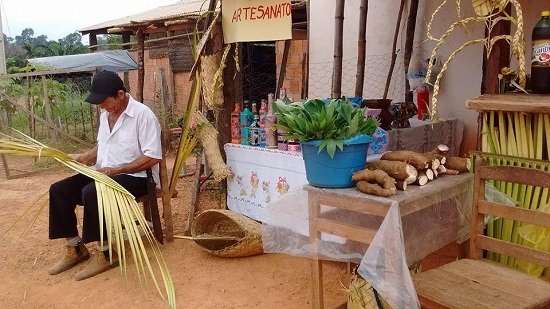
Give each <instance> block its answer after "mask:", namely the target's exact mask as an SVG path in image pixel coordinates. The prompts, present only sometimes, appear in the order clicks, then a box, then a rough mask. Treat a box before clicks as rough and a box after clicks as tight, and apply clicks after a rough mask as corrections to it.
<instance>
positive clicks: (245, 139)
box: [240, 100, 254, 145]
mask: <svg viewBox="0 0 550 309" xmlns="http://www.w3.org/2000/svg"><path fill="white" fill-rule="evenodd" d="M248 105H249V103H248V100H245V101H244V105H243V111H242V112H241V117H240V118H241V144H242V145H250V142H249V138H250V134H249V132H250V131H249V127H250V124H251V123H252V121H251V118H252V117H254V115H253V114H252V112H251V111H250V109H248V108H249V106H248Z"/></svg>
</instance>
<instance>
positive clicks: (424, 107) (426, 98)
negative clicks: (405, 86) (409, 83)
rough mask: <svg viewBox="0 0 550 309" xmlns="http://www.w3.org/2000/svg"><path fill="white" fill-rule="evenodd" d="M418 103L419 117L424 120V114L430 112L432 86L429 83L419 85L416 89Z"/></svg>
mask: <svg viewBox="0 0 550 309" xmlns="http://www.w3.org/2000/svg"><path fill="white" fill-rule="evenodd" d="M416 105H417V109H418V113H417V115H418V119H420V120H424V119H425V117H424V114H425V113H427V112H428V106H430V88H428V86H427V85H422V86H420V87H418V90H417V91H416Z"/></svg>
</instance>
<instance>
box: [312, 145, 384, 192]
mask: <svg viewBox="0 0 550 309" xmlns="http://www.w3.org/2000/svg"><path fill="white" fill-rule="evenodd" d="M373 140H374V138H372V137H371V136H367V135H362V136H360V137H359V138H357V137H354V138H351V139H348V140H346V141H345V145H344V150H343V151H342V150H340V149H338V148H337V149H336V153H335V154H334V158H331V157H330V155H329V154H328V152H327V151H326V149H323V150H322V151H321V152H319V148H318V147H317V145H318V144H319V143H320V141H319V140H313V141H307V142H301V144H302V156H303V158H304V164H305V168H306V178H307V181H308V182H309V183H310V184H311V185H313V186H316V187H322V188H349V187H353V186H354V185H355V183H354V182H353V181H352V180H351V175H352V174H353V173H355V172H357V171H360V170H363V169H365V162H366V160H367V149H368V147H369V143H370V142H371V141H373Z"/></svg>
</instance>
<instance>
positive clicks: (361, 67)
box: [355, 0, 369, 97]
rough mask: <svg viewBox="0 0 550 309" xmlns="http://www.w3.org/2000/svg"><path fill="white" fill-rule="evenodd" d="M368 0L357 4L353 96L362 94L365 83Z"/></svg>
mask: <svg viewBox="0 0 550 309" xmlns="http://www.w3.org/2000/svg"><path fill="white" fill-rule="evenodd" d="M368 11H369V0H361V6H359V38H358V40H357V74H356V75H355V96H356V97H362V96H363V85H364V83H365V58H366V56H367V14H368Z"/></svg>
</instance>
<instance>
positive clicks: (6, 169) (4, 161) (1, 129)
mask: <svg viewBox="0 0 550 309" xmlns="http://www.w3.org/2000/svg"><path fill="white" fill-rule="evenodd" d="M0 132H2V133H5V131H4V125H3V124H2V115H1V114H0ZM0 159H2V164H3V165H4V173H5V174H6V179H10V168H9V166H8V160H7V159H6V155H5V154H3V153H2V154H0Z"/></svg>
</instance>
